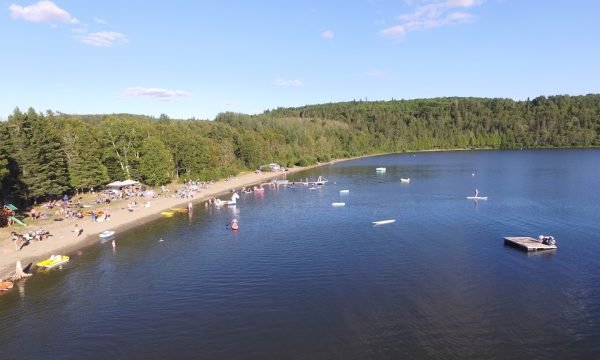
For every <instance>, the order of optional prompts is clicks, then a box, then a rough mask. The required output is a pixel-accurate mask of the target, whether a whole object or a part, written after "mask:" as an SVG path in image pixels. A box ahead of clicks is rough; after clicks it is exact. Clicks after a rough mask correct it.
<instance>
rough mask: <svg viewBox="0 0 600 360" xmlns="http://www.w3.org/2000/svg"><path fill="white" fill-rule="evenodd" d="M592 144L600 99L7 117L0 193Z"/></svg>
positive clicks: (598, 135) (28, 196) (599, 135)
mask: <svg viewBox="0 0 600 360" xmlns="http://www.w3.org/2000/svg"><path fill="white" fill-rule="evenodd" d="M592 146H600V95H586V96H552V97H538V98H536V99H533V100H531V101H529V100H528V101H514V100H509V99H485V98H437V99H422V100H397V101H396V100H393V101H377V102H367V101H352V102H345V103H333V104H322V105H310V106H304V107H299V108H279V109H276V110H271V111H266V112H264V113H263V114H259V115H244V114H236V113H222V114H219V115H218V116H217V117H216V119H215V120H214V121H208V120H196V119H188V120H174V119H169V118H168V117H167V116H164V115H163V116H161V117H160V118H158V119H157V118H153V117H148V116H139V115H129V114H112V115H82V116H79V115H67V114H62V113H58V114H57V113H52V112H47V113H45V114H42V113H38V112H36V111H35V110H34V109H29V110H28V111H27V112H22V111H20V110H19V109H16V110H15V111H14V113H13V114H11V115H10V116H9V118H8V120H7V121H4V122H0V196H1V197H2V198H3V199H10V200H11V201H16V202H20V203H24V204H27V203H31V202H32V201H33V200H35V199H42V198H48V197H56V196H61V195H62V194H64V193H69V192H73V191H75V190H76V189H78V190H83V189H86V190H87V189H89V188H91V187H97V186H101V185H104V184H106V183H108V182H110V181H113V180H123V179H125V178H131V179H135V180H139V181H142V182H144V183H146V184H149V185H161V184H166V183H169V182H171V181H178V180H182V179H188V178H191V179H202V180H210V179H218V178H223V177H226V176H228V175H231V174H236V173H238V172H240V171H243V170H254V169H256V168H258V167H259V166H260V165H261V164H265V163H270V162H279V163H281V164H282V165H285V166H293V165H308V164H312V163H315V162H323V161H329V160H330V159H332V158H344V157H350V156H357V155H365V154H374V153H382V152H401V151H413V150H425V149H455V148H472V149H477V148H494V149H510V148H541V147H592Z"/></svg>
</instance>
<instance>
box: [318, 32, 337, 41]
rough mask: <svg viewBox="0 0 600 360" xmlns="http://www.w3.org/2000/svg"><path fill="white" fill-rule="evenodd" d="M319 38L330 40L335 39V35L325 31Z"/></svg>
mask: <svg viewBox="0 0 600 360" xmlns="http://www.w3.org/2000/svg"><path fill="white" fill-rule="evenodd" d="M321 37H322V38H323V39H328V40H331V39H333V38H334V37H335V33H334V32H333V31H331V30H325V31H323V32H322V33H321Z"/></svg>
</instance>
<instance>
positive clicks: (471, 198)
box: [467, 189, 488, 200]
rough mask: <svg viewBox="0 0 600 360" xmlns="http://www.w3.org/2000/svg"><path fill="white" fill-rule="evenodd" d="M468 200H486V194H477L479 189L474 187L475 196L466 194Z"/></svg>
mask: <svg viewBox="0 0 600 360" xmlns="http://www.w3.org/2000/svg"><path fill="white" fill-rule="evenodd" d="M467 199H469V200H487V199H488V197H487V196H479V189H475V196H467Z"/></svg>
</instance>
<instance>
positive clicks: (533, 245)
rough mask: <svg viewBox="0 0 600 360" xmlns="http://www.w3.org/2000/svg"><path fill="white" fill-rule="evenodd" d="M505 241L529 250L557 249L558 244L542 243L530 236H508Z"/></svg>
mask: <svg viewBox="0 0 600 360" xmlns="http://www.w3.org/2000/svg"><path fill="white" fill-rule="evenodd" d="M504 243H505V244H509V245H512V246H515V247H518V248H519V249H522V250H525V251H528V252H529V251H542V250H554V249H556V245H546V244H542V243H541V242H540V241H538V240H536V239H534V238H531V237H528V236H506V237H505V238H504Z"/></svg>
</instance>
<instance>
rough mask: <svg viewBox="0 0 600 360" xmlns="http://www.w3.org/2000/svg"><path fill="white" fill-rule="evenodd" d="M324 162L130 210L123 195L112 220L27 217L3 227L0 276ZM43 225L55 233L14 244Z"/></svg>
mask: <svg viewBox="0 0 600 360" xmlns="http://www.w3.org/2000/svg"><path fill="white" fill-rule="evenodd" d="M332 163H333V162H332ZM321 165H324V164H319V165H314V166H308V167H294V168H290V169H289V171H286V172H261V173H247V174H242V175H240V176H237V177H236V178H234V179H232V180H227V181H226V180H220V181H217V182H215V183H213V184H211V185H209V188H208V189H202V190H201V191H199V192H196V193H194V197H193V198H191V199H182V198H177V197H174V196H171V195H168V194H173V193H166V194H162V195H161V196H159V197H158V198H155V199H151V200H150V201H151V207H148V208H145V207H144V206H143V202H144V201H145V199H143V198H136V199H137V201H138V205H137V207H136V208H135V209H134V210H133V211H132V212H130V211H128V210H127V202H128V200H125V199H123V200H118V201H114V202H112V203H111V206H110V207H109V209H110V212H111V217H110V218H111V220H110V221H106V222H93V221H91V219H90V218H89V217H84V218H83V219H77V220H64V221H50V220H45V221H40V220H36V221H31V220H29V221H27V220H26V222H27V223H28V226H27V227H22V226H18V225H12V226H9V227H6V228H2V229H0V279H5V278H6V277H7V276H9V275H10V274H11V273H13V272H14V270H15V264H16V262H17V260H20V261H21V264H22V265H23V268H26V267H27V266H28V265H30V264H32V263H35V262H38V261H41V260H44V259H46V258H48V257H50V255H53V254H62V255H68V254H70V253H73V252H76V251H78V250H80V249H82V248H84V247H86V246H89V245H91V244H93V243H97V242H99V241H100V238H99V236H98V235H99V234H100V233H101V232H103V231H105V230H114V231H117V232H119V231H123V230H126V229H129V228H133V227H137V226H140V225H142V224H144V223H147V222H149V221H152V220H156V219H158V218H159V217H160V216H161V215H160V213H161V212H162V211H169V209H170V208H174V207H183V208H187V205H188V203H189V202H192V203H193V204H198V203H201V202H204V201H206V200H208V199H209V198H211V197H217V196H221V195H224V194H227V193H230V192H231V190H232V189H235V190H238V191H239V190H240V189H241V188H242V187H244V186H250V185H255V184H261V183H265V182H268V181H270V180H272V179H275V178H283V177H284V176H287V175H289V174H292V173H296V172H299V171H302V170H306V169H310V168H313V167H317V166H321ZM171 188H173V186H171ZM104 208H105V206H103V205H98V206H97V207H96V210H102V209H104ZM85 210H91V209H85ZM75 224H78V227H79V228H82V229H83V233H82V235H80V236H77V235H76V233H75V232H74V231H73V230H74V229H75ZM40 227H42V228H44V229H45V230H48V231H49V232H50V234H51V235H52V236H50V237H49V239H47V240H43V241H31V242H30V243H29V244H28V245H27V246H25V247H23V248H22V249H21V250H20V251H17V250H16V249H15V244H14V243H13V241H12V240H11V237H10V232H11V231H16V232H17V233H25V232H27V231H34V230H37V229H39V228H40Z"/></svg>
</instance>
